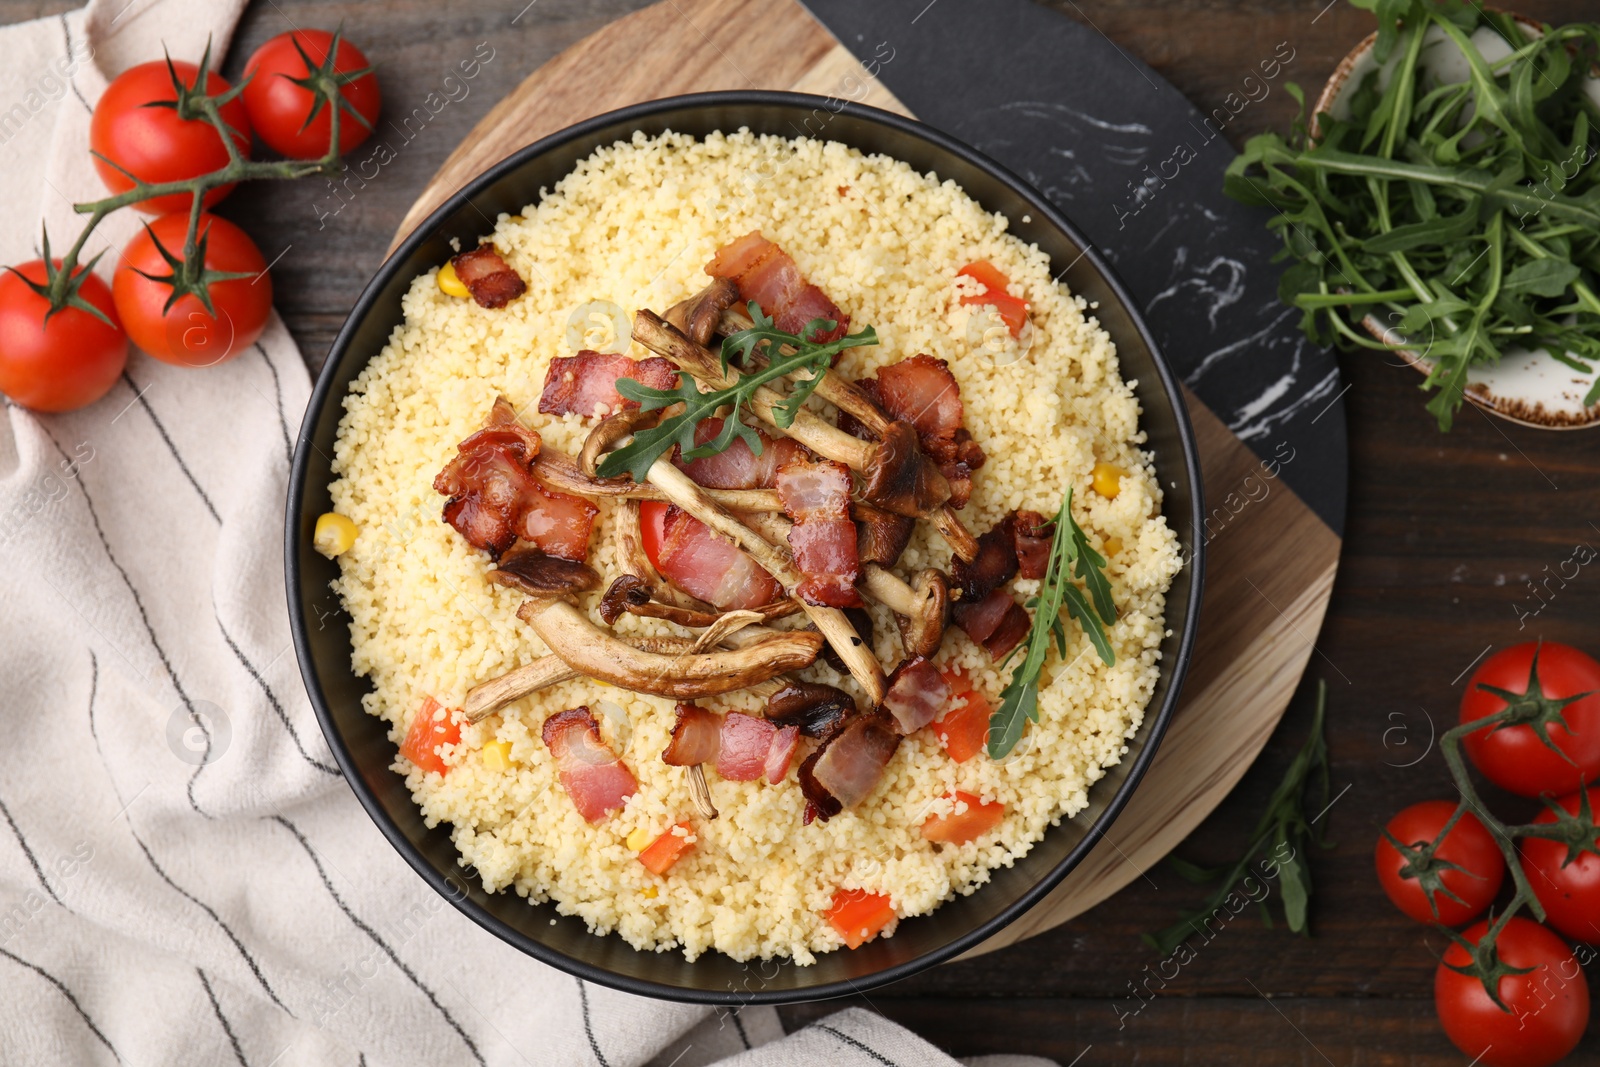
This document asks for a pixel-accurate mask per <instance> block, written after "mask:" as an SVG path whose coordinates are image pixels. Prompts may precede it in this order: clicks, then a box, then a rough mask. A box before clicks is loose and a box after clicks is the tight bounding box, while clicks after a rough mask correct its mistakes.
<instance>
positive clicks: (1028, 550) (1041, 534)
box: [1012, 511, 1055, 578]
mask: <svg viewBox="0 0 1600 1067" xmlns="http://www.w3.org/2000/svg"><path fill="white" fill-rule="evenodd" d="M1012 533H1013V536H1014V538H1015V547H1016V550H1017V574H1018V575H1019V576H1021V577H1023V578H1043V577H1044V572H1045V570H1046V569H1047V568H1048V567H1049V565H1050V542H1051V540H1052V539H1053V538H1054V536H1055V523H1054V522H1052V521H1050V520H1048V519H1046V518H1045V517H1044V516H1043V515H1041V514H1039V513H1038V512H1037V511H1019V512H1017V513H1016V524H1015V526H1014V527H1013V531H1012Z"/></svg>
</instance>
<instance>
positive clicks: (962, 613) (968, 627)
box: [950, 589, 1033, 660]
mask: <svg viewBox="0 0 1600 1067" xmlns="http://www.w3.org/2000/svg"><path fill="white" fill-rule="evenodd" d="M950 614H951V616H952V617H953V618H954V619H955V623H956V625H957V626H959V627H961V629H963V630H965V631H966V634H967V636H968V637H970V638H972V639H973V640H974V641H976V642H978V643H979V644H981V645H982V646H983V647H984V650H985V651H986V652H988V653H989V655H990V656H992V657H993V658H995V659H997V660H998V659H1002V658H1004V656H1005V654H1006V653H1007V652H1010V651H1011V650H1012V649H1013V648H1016V647H1017V645H1018V643H1020V642H1021V641H1022V639H1023V638H1024V637H1026V636H1027V635H1028V630H1029V629H1030V628H1031V627H1032V625H1033V623H1032V620H1031V619H1030V618H1029V616H1028V612H1027V610H1026V609H1024V608H1023V607H1022V606H1021V605H1019V604H1018V603H1017V602H1016V601H1015V600H1013V599H1011V594H1010V593H1008V592H1006V591H1005V590H1004V589H995V590H992V591H990V592H989V593H988V594H987V595H986V596H984V597H983V598H982V599H981V600H976V601H963V602H961V603H959V604H957V605H956V606H955V608H954V609H953V610H952V611H951V613H950Z"/></svg>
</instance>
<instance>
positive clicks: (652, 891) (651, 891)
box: [644, 885, 661, 900]
mask: <svg viewBox="0 0 1600 1067" xmlns="http://www.w3.org/2000/svg"><path fill="white" fill-rule="evenodd" d="M660 895H661V894H660V893H659V892H657V891H656V887H655V886H653V885H652V886H646V887H645V890H644V898H645V899H646V900H654V899H656V897H658V896H660Z"/></svg>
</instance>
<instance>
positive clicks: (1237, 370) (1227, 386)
mask: <svg viewBox="0 0 1600 1067" xmlns="http://www.w3.org/2000/svg"><path fill="white" fill-rule="evenodd" d="M803 2H804V3H805V5H806V7H807V8H808V9H809V10H810V11H811V13H812V14H813V15H815V16H816V17H817V19H818V20H819V21H820V22H822V23H823V25H825V26H827V27H828V29H829V30H831V31H832V32H833V34H834V36H836V37H838V38H839V40H840V41H841V42H843V43H844V45H845V46H846V47H847V48H849V49H850V50H851V51H852V52H853V53H854V54H855V55H856V57H857V58H858V59H859V60H861V61H862V63H864V64H866V65H867V68H868V69H869V70H871V71H873V72H874V73H875V74H876V75H877V77H878V79H879V80H880V81H881V82H882V83H883V84H884V85H885V86H886V87H887V88H888V89H889V90H890V91H891V92H893V93H894V95H895V96H896V97H898V98H899V100H900V101H901V102H902V103H904V104H905V105H906V107H908V108H909V109H910V110H911V112H912V113H913V114H914V115H916V116H917V117H918V118H919V119H921V120H922V121H924V122H926V123H928V124H929V125H931V126H936V127H938V128H939V129H942V130H944V131H946V132H947V133H950V134H952V135H954V136H956V137H959V138H961V139H962V140H964V141H966V142H967V143H968V144H971V145H973V146H974V147H976V148H978V149H979V150H981V151H983V152H985V153H987V154H989V155H990V156H993V157H994V158H995V159H997V160H999V161H1000V162H1001V163H1003V164H1005V165H1006V166H1008V167H1010V168H1011V169H1012V170H1014V171H1016V172H1017V173H1018V174H1020V175H1022V176H1023V177H1024V178H1025V179H1027V180H1028V181H1029V182H1031V183H1032V184H1033V185H1034V186H1035V187H1037V188H1038V189H1039V190H1040V191H1041V192H1043V193H1044V195H1045V196H1046V197H1047V198H1048V199H1050V200H1051V201H1052V202H1053V203H1054V204H1055V205H1056V206H1057V207H1058V208H1060V209H1061V211H1062V213H1063V214H1065V215H1066V216H1067V217H1068V218H1070V219H1071V220H1072V221H1073V222H1075V223H1076V224H1077V225H1078V227H1079V229H1081V230H1082V231H1083V232H1084V233H1085V235H1087V237H1088V238H1089V240H1090V241H1091V242H1092V243H1093V244H1094V245H1095V247H1096V248H1098V249H1099V250H1100V252H1101V253H1102V254H1103V255H1105V257H1106V258H1107V259H1108V260H1109V261H1110V262H1111V263H1112V264H1113V265H1114V267H1115V269H1116V271H1117V273H1118V274H1119V275H1120V276H1121V278H1122V280H1123V281H1124V282H1125V283H1126V284H1127V287H1128V289H1129V291H1130V292H1131V293H1132V294H1133V297H1134V299H1135V300H1136V301H1137V302H1138V303H1139V304H1140V306H1141V307H1142V308H1143V309H1144V312H1145V317H1146V319H1147V321H1148V322H1149V324H1150V328H1151V329H1152V331H1154V333H1155V336H1156V340H1157V342H1158V343H1159V344H1160V345H1161V347H1162V349H1163V351H1164V352H1165V353H1166V356H1167V358H1168V359H1169V360H1170V361H1171V362H1172V364H1173V366H1174V368H1175V369H1176V371H1177V373H1178V375H1179V377H1181V378H1182V379H1183V380H1184V381H1185V383H1187V384H1188V386H1189V387H1190V388H1191V389H1193V390H1194V391H1195V393H1196V394H1197V395H1198V396H1199V397H1200V399H1202V400H1203V401H1205V403H1206V405H1207V406H1208V407H1210V408H1211V410H1212V411H1214V412H1215V413H1216V414H1217V416H1218V417H1219V418H1221V419H1222V420H1223V421H1224V422H1225V423H1227V425H1228V428H1229V429H1231V430H1232V431H1233V432H1234V433H1235V434H1237V435H1238V436H1239V438H1240V439H1241V440H1242V441H1244V442H1245V444H1247V445H1249V446H1250V448H1251V449H1252V450H1253V451H1254V452H1255V453H1256V454H1257V455H1258V456H1260V457H1261V458H1262V459H1263V460H1268V461H1276V462H1277V463H1278V464H1279V465H1280V467H1279V469H1280V470H1281V474H1282V477H1283V479H1284V481H1285V482H1287V483H1288V484H1289V486H1290V487H1291V488H1293V489H1294V491H1295V493H1296V494H1298V495H1299V497H1300V498H1301V499H1302V500H1304V501H1305V502H1306V504H1307V505H1308V506H1310V507H1311V509H1312V510H1313V511H1315V512H1316V513H1317V515H1319V516H1320V517H1321V518H1322V520H1323V521H1324V522H1326V523H1327V524H1328V525H1329V526H1330V527H1331V528H1332V529H1333V530H1334V532H1335V533H1342V532H1343V530H1344V517H1345V494H1346V488H1347V471H1346V465H1347V457H1346V442H1345V419H1344V401H1343V394H1344V389H1345V385H1344V383H1343V382H1342V381H1341V378H1340V374H1339V368H1338V364H1337V363H1336V362H1335V360H1334V356H1333V353H1332V352H1330V351H1328V350H1326V349H1323V348H1321V347H1319V346H1317V345H1314V344H1312V343H1311V342H1309V341H1307V340H1306V339H1305V337H1304V336H1303V335H1302V334H1301V333H1300V331H1299V330H1298V329H1297V328H1296V326H1295V323H1296V321H1297V320H1298V313H1297V312H1294V311H1293V310H1291V309H1289V308H1286V307H1284V306H1283V305H1282V304H1281V303H1279V301H1278V298H1277V284H1278V275H1279V272H1280V268H1279V266H1278V265H1277V264H1275V263H1273V262H1271V260H1272V256H1273V254H1274V253H1275V252H1276V251H1277V250H1278V248H1279V243H1278V240H1277V238H1276V237H1275V236H1273V235H1272V234H1271V233H1269V232H1268V231H1267V229H1266V222H1267V220H1268V218H1270V215H1269V214H1267V213H1266V212H1265V209H1259V208H1251V207H1246V206H1244V205H1242V204H1238V203H1235V202H1234V201H1232V200H1229V199H1228V198H1227V197H1225V196H1223V195H1222V172H1223V169H1224V168H1225V167H1226V166H1227V165H1228V162H1229V161H1230V160H1231V159H1232V158H1233V154H1234V153H1233V149H1232V148H1231V147H1230V146H1229V144H1228V142H1227V140H1226V138H1225V137H1223V136H1220V135H1219V133H1218V130H1219V128H1220V129H1222V130H1226V128H1227V122H1228V121H1229V120H1231V119H1232V118H1233V117H1234V115H1232V114H1230V113H1229V111H1228V110H1226V109H1221V110H1219V111H1217V112H1215V113H1214V115H1213V116H1206V115H1203V114H1202V113H1201V112H1200V111H1199V110H1198V109H1197V108H1195V107H1194V106H1193V105H1192V104H1190V103H1189V101H1188V100H1186V99H1185V98H1184V96H1183V94H1181V93H1179V92H1178V91H1177V90H1176V89H1174V88H1173V87H1172V86H1171V85H1169V84H1168V83H1167V82H1166V81H1165V80H1164V79H1163V78H1162V77H1161V76H1160V75H1159V74H1157V73H1155V71H1153V70H1151V69H1150V68H1149V67H1147V66H1145V65H1144V64H1143V63H1140V62H1139V61H1138V60H1137V59H1135V58H1133V57H1132V56H1130V55H1128V54H1127V53H1126V52H1124V51H1122V50H1121V49H1120V48H1118V47H1117V45H1116V44H1115V43H1113V42H1112V41H1111V40H1110V39H1108V38H1107V37H1105V36H1104V35H1103V34H1101V33H1099V32H1098V31H1096V30H1095V29H1093V28H1092V27H1089V26H1084V25H1080V24H1079V23H1077V22H1074V21H1072V20H1071V19H1068V18H1066V17H1064V16H1062V15H1059V14H1057V13H1056V12H1053V11H1050V10H1048V9H1045V8H1042V7H1038V6H1036V5H1035V4H1033V3H1030V2H1029V0H985V2H984V3H971V2H962V0H943V2H941V0H933V2H932V3H930V2H929V0H875V2H872V3H863V2H861V0H803ZM1285 48H1287V46H1285ZM1285 56H1288V57H1289V60H1290V62H1292V50H1286V51H1282V52H1280V53H1279V54H1276V55H1275V54H1274V51H1273V50H1270V49H1269V50H1268V51H1267V52H1265V53H1264V54H1263V55H1262V56H1261V60H1260V63H1259V64H1258V66H1257V67H1256V68H1254V69H1251V70H1247V71H1241V72H1240V81H1241V86H1240V90H1239V94H1238V96H1237V98H1236V99H1235V100H1233V101H1231V102H1230V104H1229V106H1231V107H1234V108H1236V109H1237V110H1236V111H1235V112H1234V114H1237V113H1241V112H1242V111H1243V109H1244V108H1245V107H1247V106H1248V103H1246V101H1248V99H1249V97H1250V96H1251V95H1259V94H1261V92H1262V87H1265V88H1266V90H1267V91H1273V90H1281V88H1282V83H1283V82H1284V81H1285V80H1287V78H1288V72H1287V70H1286V68H1285V65H1284V57H1285ZM1247 75H1249V76H1251V77H1252V78H1253V79H1254V81H1252V82H1249V83H1247V82H1245V80H1244V79H1245V77H1246V76H1247ZM1290 457H1292V458H1290ZM1220 503H1221V502H1220V501H1212V502H1211V505H1212V506H1217V505H1219V504H1220Z"/></svg>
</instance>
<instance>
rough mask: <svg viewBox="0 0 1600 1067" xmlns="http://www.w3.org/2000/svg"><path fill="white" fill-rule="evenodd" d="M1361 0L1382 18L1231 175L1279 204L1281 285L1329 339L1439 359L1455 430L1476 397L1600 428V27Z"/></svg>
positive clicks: (1438, 383)
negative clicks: (1298, 117)
mask: <svg viewBox="0 0 1600 1067" xmlns="http://www.w3.org/2000/svg"><path fill="white" fill-rule="evenodd" d="M1352 2H1354V3H1356V5H1357V6H1359V7H1365V8H1370V9H1372V10H1374V12H1375V13H1376V14H1377V16H1378V30H1377V31H1376V32H1375V33H1373V34H1372V35H1370V36H1369V37H1367V38H1366V39H1365V40H1364V41H1362V42H1361V43H1360V44H1358V45H1357V46H1356V47H1355V49H1354V50H1352V51H1351V52H1350V54H1349V55H1347V56H1346V57H1345V58H1344V60H1343V61H1342V62H1341V63H1340V64H1339V66H1338V68H1337V69H1336V70H1335V72H1334V74H1333V76H1332V78H1330V79H1329V81H1328V83H1327V84H1326V86H1324V88H1323V90H1322V92H1321V95H1320V96H1319V98H1318V99H1317V100H1316V102H1315V104H1313V106H1312V108H1311V119H1310V121H1309V123H1299V124H1297V126H1296V128H1295V130H1294V131H1293V133H1292V134H1291V135H1290V136H1289V137H1288V138H1285V137H1282V136H1279V135H1278V134H1275V133H1268V134H1262V135H1260V136H1257V137H1254V138H1252V139H1251V140H1250V141H1249V142H1248V143H1247V144H1246V146H1245V149H1244V151H1243V152H1242V153H1241V155H1240V156H1239V158H1238V159H1237V160H1235V161H1234V163H1233V165H1232V166H1230V167H1229V169H1228V173H1227V177H1226V179H1225V180H1226V183H1227V186H1226V187H1227V190H1228V192H1229V193H1230V195H1232V196H1234V197H1235V198H1237V199H1240V200H1243V201H1246V202H1249V203H1257V204H1264V205H1267V206H1270V207H1272V208H1274V209H1276V211H1277V215H1276V217H1275V218H1274V219H1273V220H1272V222H1270V223H1269V225H1270V226H1271V227H1272V228H1273V229H1275V230H1277V231H1278V232H1279V233H1280V235H1281V236H1282V237H1283V240H1284V251H1283V253H1282V254H1281V255H1282V258H1284V259H1286V260H1288V261H1290V265H1289V267H1288V268H1287V270H1286V271H1285V272H1284V276H1283V280H1282V282H1281V284H1280V287H1279V292H1280V295H1281V296H1282V297H1283V299H1284V300H1285V302H1286V303H1289V304H1292V305H1293V306H1295V307H1296V308H1299V309H1300V310H1301V311H1302V313H1303V317H1302V319H1301V326H1302V328H1303V329H1304V330H1305V332H1306V333H1307V335H1308V336H1310V337H1311V338H1313V339H1314V340H1316V341H1318V342H1320V343H1324V344H1330V343H1331V344H1337V345H1339V346H1340V347H1341V348H1345V349H1347V350H1351V351H1355V350H1372V351H1378V352H1384V353H1393V354H1394V355H1396V356H1397V357H1398V358H1399V360H1400V361H1401V363H1402V364H1404V365H1409V366H1411V367H1412V368H1414V369H1415V370H1417V371H1419V372H1421V373H1422V374H1423V375H1424V379H1423V383H1422V388H1423V390H1424V391H1426V392H1428V393H1430V394H1431V395H1430V397H1429V400H1428V402H1427V410H1428V412H1429V413H1431V414H1432V415H1433V416H1434V418H1435V419H1436V420H1437V422H1438V424H1439V427H1440V429H1442V430H1448V429H1449V428H1450V427H1451V425H1452V423H1453V420H1454V418H1455V416H1456V414H1457V413H1458V412H1459V411H1460V409H1461V406H1462V404H1463V403H1470V404H1472V405H1474V406H1476V407H1478V408H1479V409H1480V410H1482V411H1486V412H1489V413H1491V414H1493V415H1496V416H1499V417H1501V418H1505V419H1508V420H1510V421H1513V422H1517V423H1521V424H1523V425H1527V426H1533V427H1538V428H1541V429H1579V428H1584V427H1589V426H1595V425H1600V162H1597V157H1600V78H1597V76H1596V67H1595V61H1596V57H1597V55H1600V24H1593V23H1574V24H1570V25H1566V26H1560V27H1550V26H1545V25H1542V24H1540V23H1537V22H1535V21H1533V20H1530V19H1526V18H1523V17H1521V16H1517V15H1511V14H1507V13H1504V12H1498V11H1493V10H1488V9H1484V8H1482V7H1479V6H1477V5H1475V4H1467V3H1458V2H1447V3H1443V4H1431V3H1424V2H1423V0H1352Z"/></svg>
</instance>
